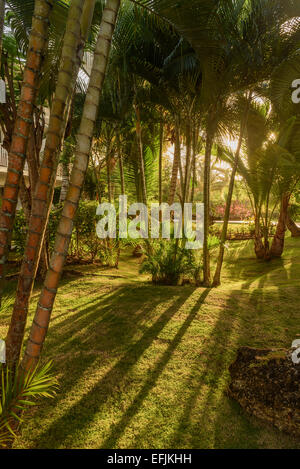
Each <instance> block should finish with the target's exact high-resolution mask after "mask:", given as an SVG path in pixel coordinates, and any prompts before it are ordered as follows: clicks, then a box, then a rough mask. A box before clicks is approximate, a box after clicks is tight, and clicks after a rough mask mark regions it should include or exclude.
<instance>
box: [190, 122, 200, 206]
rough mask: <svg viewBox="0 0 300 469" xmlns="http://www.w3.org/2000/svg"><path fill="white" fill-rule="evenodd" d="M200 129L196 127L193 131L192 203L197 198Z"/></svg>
mask: <svg viewBox="0 0 300 469" xmlns="http://www.w3.org/2000/svg"><path fill="white" fill-rule="evenodd" d="M198 135H199V132H198V129H197V128H195V129H194V132H193V157H192V172H193V174H192V193H191V203H193V202H194V199H195V186H196V183H197V181H196V177H197V176H196V154H197V143H198Z"/></svg>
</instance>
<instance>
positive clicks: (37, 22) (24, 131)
mask: <svg viewBox="0 0 300 469" xmlns="http://www.w3.org/2000/svg"><path fill="white" fill-rule="evenodd" d="M52 6H53V0H50V1H49V0H36V1H35V9H34V15H33V17H32V28H31V33H30V38H29V48H28V54H27V59H26V66H25V71H24V78H23V80H24V81H23V85H22V89H21V97H20V102H19V105H18V112H17V118H16V121H15V124H14V132H13V137H12V142H11V147H10V152H9V159H8V168H7V175H6V181H5V186H4V191H3V198H2V207H1V215H0V295H1V296H2V291H3V285H4V281H5V273H4V267H5V263H6V261H7V257H8V252H9V248H10V243H11V237H12V229H13V224H14V219H15V212H16V206H17V202H18V195H19V188H20V182H21V179H22V175H23V168H24V163H25V156H26V148H27V141H28V137H29V133H30V129H31V125H32V116H33V112H34V105H35V100H36V95H37V90H38V86H39V78H40V71H41V67H42V63H43V60H44V56H45V52H46V46H47V42H48V29H49V16H50V12H51V9H52Z"/></svg>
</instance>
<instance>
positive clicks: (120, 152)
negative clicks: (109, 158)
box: [117, 133, 125, 195]
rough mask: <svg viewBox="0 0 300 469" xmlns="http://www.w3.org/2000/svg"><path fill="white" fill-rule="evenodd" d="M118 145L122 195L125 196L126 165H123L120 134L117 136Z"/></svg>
mask: <svg viewBox="0 0 300 469" xmlns="http://www.w3.org/2000/svg"><path fill="white" fill-rule="evenodd" d="M117 143H118V160H119V169H120V181H121V195H125V177H124V165H123V155H122V149H121V140H120V134H119V133H118V134H117Z"/></svg>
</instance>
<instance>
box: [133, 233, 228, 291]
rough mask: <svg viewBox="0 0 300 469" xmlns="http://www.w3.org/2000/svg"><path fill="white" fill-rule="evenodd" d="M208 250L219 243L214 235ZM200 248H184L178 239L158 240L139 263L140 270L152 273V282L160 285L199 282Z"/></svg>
mask: <svg viewBox="0 0 300 469" xmlns="http://www.w3.org/2000/svg"><path fill="white" fill-rule="evenodd" d="M208 244H209V250H211V249H214V248H215V247H217V246H218V245H219V244H220V241H219V239H218V238H216V237H215V236H212V237H210V238H209V243H208ZM202 268H203V262H202V249H197V250H192V249H186V248H185V247H184V245H180V242H179V240H178V239H171V240H160V241H157V242H155V243H153V244H152V246H151V250H150V252H149V253H148V255H147V257H146V258H145V260H144V261H143V263H142V265H141V269H140V272H141V273H147V274H151V275H152V282H153V283H155V284H160V285H182V284H183V283H184V282H185V281H187V282H190V281H192V282H194V283H195V284H196V285H199V284H200V283H201V279H200V276H201V272H202Z"/></svg>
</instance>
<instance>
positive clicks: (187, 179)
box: [182, 119, 192, 204]
mask: <svg viewBox="0 0 300 469" xmlns="http://www.w3.org/2000/svg"><path fill="white" fill-rule="evenodd" d="M191 156H192V127H191V121H190V119H189V120H188V122H187V125H186V162H185V175H184V189H183V200H182V203H183V204H184V203H186V202H188V201H189V200H188V197H189V188H190V178H191Z"/></svg>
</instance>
